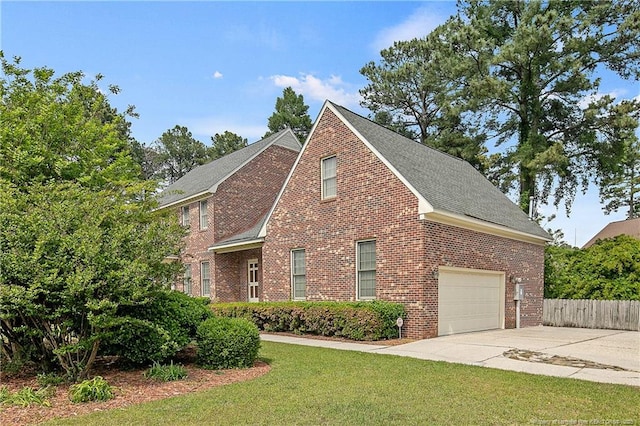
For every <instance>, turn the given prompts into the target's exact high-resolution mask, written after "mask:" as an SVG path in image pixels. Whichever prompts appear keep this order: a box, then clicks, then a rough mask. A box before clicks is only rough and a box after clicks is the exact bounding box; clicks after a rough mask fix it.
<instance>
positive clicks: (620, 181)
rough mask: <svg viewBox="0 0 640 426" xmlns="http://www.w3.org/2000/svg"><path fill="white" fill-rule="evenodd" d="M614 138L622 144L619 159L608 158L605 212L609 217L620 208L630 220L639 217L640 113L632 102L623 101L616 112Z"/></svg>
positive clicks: (603, 183)
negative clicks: (639, 119)
mask: <svg viewBox="0 0 640 426" xmlns="http://www.w3.org/2000/svg"><path fill="white" fill-rule="evenodd" d="M613 111H614V114H612V117H613V120H612V121H613V124H612V125H611V136H610V137H611V138H615V139H617V140H618V141H619V142H620V151H621V152H620V156H616V157H614V158H605V160H607V163H606V164H604V165H603V168H602V173H601V178H600V180H599V182H598V185H599V187H600V200H601V202H602V204H603V210H604V212H605V213H607V214H609V213H611V212H615V211H617V210H619V209H621V208H624V209H626V210H627V218H628V219H633V218H637V217H640V196H638V193H639V192H640V140H639V139H638V136H637V133H636V132H637V129H638V127H639V126H638V114H640V110H639V109H638V108H637V105H636V104H635V103H633V102H621V103H620V104H618V105H616V106H615V107H614V109H613Z"/></svg>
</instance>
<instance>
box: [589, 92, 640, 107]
mask: <svg viewBox="0 0 640 426" xmlns="http://www.w3.org/2000/svg"><path fill="white" fill-rule="evenodd" d="M626 95H627V90H625V89H616V90H611V91H609V92H606V93H601V92H598V93H595V94H592V95H587V96H585V97H584V98H582V99H580V101H579V102H578V106H579V107H580V108H581V109H585V108H587V107H588V106H589V104H590V103H591V102H594V101H597V100H598V99H602V98H603V97H605V96H611V97H612V98H613V99H615V100H616V102H615V103H618V101H621V100H623V99H630V100H636V101H640V95H638V96H636V97H633V98H629V97H628V96H626Z"/></svg>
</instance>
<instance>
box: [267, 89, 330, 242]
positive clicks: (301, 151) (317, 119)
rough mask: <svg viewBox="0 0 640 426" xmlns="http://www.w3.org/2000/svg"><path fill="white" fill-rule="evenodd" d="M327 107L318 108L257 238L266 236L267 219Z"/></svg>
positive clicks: (269, 217) (278, 200)
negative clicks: (318, 110) (314, 119)
mask: <svg viewBox="0 0 640 426" xmlns="http://www.w3.org/2000/svg"><path fill="white" fill-rule="evenodd" d="M327 105H328V102H327V101H324V105H322V108H320V112H319V113H318V117H317V118H316V121H315V122H314V123H313V126H312V127H311V131H309V134H308V135H307V139H305V141H304V145H302V149H301V150H300V152H299V153H298V157H297V158H296V161H295V162H294V163H293V166H292V167H291V170H289V174H288V175H287V178H286V179H285V180H284V183H283V184H282V188H280V192H279V193H278V196H277V197H276V200H275V201H274V202H273V205H272V206H271V209H270V210H269V213H268V214H267V218H266V219H265V220H264V223H263V224H262V228H260V232H258V237H260V238H264V237H266V236H267V224H268V223H269V219H271V215H272V214H273V211H274V210H275V209H276V206H277V205H278V203H279V202H280V197H282V194H283V193H284V189H285V188H286V187H287V185H288V184H289V181H290V180H291V176H293V172H294V171H295V170H296V168H297V167H298V163H299V162H300V158H302V154H303V153H304V151H305V150H306V149H307V146H309V140H311V135H313V132H315V130H316V127H317V126H318V121H320V120H319V119H320V117H322V113H323V112H324V110H325V109H327Z"/></svg>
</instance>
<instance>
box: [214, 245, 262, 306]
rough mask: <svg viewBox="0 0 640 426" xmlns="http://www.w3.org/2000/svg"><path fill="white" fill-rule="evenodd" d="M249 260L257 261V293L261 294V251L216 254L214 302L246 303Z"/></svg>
mask: <svg viewBox="0 0 640 426" xmlns="http://www.w3.org/2000/svg"><path fill="white" fill-rule="evenodd" d="M251 259H258V282H259V285H258V291H259V292H261V287H262V274H261V272H260V269H261V266H262V249H252V250H244V251H238V252H233V253H222V254H216V271H215V274H216V296H215V299H214V301H216V302H246V301H247V300H248V295H247V291H248V290H247V285H248V262H249V260H251ZM261 299H262V298H261Z"/></svg>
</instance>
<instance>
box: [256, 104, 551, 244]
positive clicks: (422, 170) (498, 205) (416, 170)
mask: <svg viewBox="0 0 640 426" xmlns="http://www.w3.org/2000/svg"><path fill="white" fill-rule="evenodd" d="M327 109H329V110H331V111H332V112H333V113H334V114H335V115H336V116H337V117H338V118H340V119H341V120H342V121H343V122H344V123H345V124H346V125H347V126H348V127H349V128H350V129H351V130H352V131H353V133H354V134H355V135H356V136H357V137H358V138H359V139H360V140H361V141H362V142H363V143H364V144H365V145H366V146H367V147H369V149H370V150H371V151H372V152H373V153H374V154H375V155H376V156H377V157H378V158H379V159H380V160H381V161H382V162H383V163H385V164H386V165H387V167H389V169H390V170H391V171H392V172H393V173H394V174H395V175H396V176H397V177H398V178H399V179H400V180H401V181H402V182H403V183H404V184H405V185H406V186H407V187H408V188H409V190H411V191H412V192H413V194H414V195H415V196H416V197H417V198H418V210H419V214H420V217H421V218H423V219H427V220H432V221H437V222H441V223H448V224H452V225H455V226H461V227H468V228H471V229H477V230H481V231H483V232H488V233H492V234H498V235H503V236H507V237H511V238H516V239H524V240H527V241H534V242H539V243H543V242H545V241H550V240H551V238H550V236H549V234H548V233H547V232H546V231H544V230H543V229H542V228H541V227H540V226H539V225H538V224H537V223H536V222H534V221H532V220H530V219H529V217H528V216H527V215H526V214H525V213H524V212H522V210H520V208H519V207H518V206H516V205H515V204H514V203H513V202H512V201H511V200H509V198H507V196H506V195H504V194H503V193H502V192H501V191H500V190H499V189H498V188H496V187H495V186H494V185H493V184H492V183H491V182H489V181H488V180H487V179H486V178H485V177H484V176H483V175H482V174H481V173H480V172H478V171H477V170H476V169H474V168H473V166H471V165H470V164H469V163H467V162H466V161H464V160H461V159H459V158H456V157H453V156H451V155H449V154H445V153H443V152H440V151H438V150H436V149H433V148H430V147H428V146H426V145H422V144H420V143H417V142H415V141H413V140H411V139H408V138H406V137H404V136H401V135H399V134H397V133H395V132H393V131H391V130H389V129H387V128H385V127H383V126H381V125H379V124H377V123H374V122H372V121H371V120H369V119H367V118H364V117H362V116H360V115H358V114H355V113H353V112H351V111H349V110H348V109H346V108H344V107H341V106H339V105H336V104H334V103H332V102H330V101H326V102H325V104H324V106H323V107H322V109H321V111H320V114H319V115H318V117H319V118H318V119H317V120H316V124H317V123H318V121H319V120H320V117H321V116H322V115H323V114H324V113H325V111H326V110H327ZM314 130H315V124H314V127H313V129H312V130H311V133H310V134H309V137H308V138H307V140H309V139H310V138H311V135H312V134H313V132H314ZM305 148H306V144H305V147H303V150H304V149H305ZM301 155H302V153H301V154H300V155H299V156H298V159H299V158H300V157H301ZM296 166H297V162H296V164H294V166H293V168H292V170H291V172H290V174H289V177H288V178H287V181H288V180H289V179H290V177H291V175H292V174H293V173H294V171H295V168H296ZM285 186H286V181H285ZM281 194H282V192H281ZM278 199H279V197H278ZM277 202H278V200H276V203H277ZM274 207H275V204H274ZM265 233H266V227H263V229H262V231H261V234H262V235H264V234H265Z"/></svg>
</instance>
